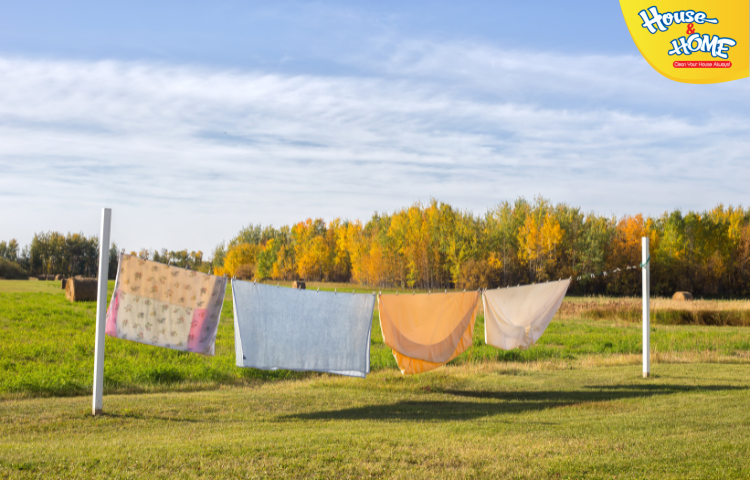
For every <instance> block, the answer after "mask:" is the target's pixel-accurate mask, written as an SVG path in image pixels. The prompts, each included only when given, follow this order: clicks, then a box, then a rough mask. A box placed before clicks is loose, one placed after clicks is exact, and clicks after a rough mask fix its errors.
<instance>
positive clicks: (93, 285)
mask: <svg viewBox="0 0 750 480" xmlns="http://www.w3.org/2000/svg"><path fill="white" fill-rule="evenodd" d="M97 287H98V282H97V281H96V279H95V278H83V277H73V278H69V279H68V282H67V284H66V285H65V297H66V298H67V299H68V300H70V301H71V302H94V301H96V291H97Z"/></svg>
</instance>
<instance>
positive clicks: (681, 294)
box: [672, 292, 693, 301]
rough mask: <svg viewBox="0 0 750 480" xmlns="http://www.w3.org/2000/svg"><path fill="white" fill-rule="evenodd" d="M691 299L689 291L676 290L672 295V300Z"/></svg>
mask: <svg viewBox="0 0 750 480" xmlns="http://www.w3.org/2000/svg"><path fill="white" fill-rule="evenodd" d="M692 299H693V295H692V294H691V293H690V292H676V293H675V294H674V295H672V300H685V301H689V300H692Z"/></svg>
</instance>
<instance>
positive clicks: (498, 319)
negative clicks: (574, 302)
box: [482, 279, 570, 350]
mask: <svg viewBox="0 0 750 480" xmlns="http://www.w3.org/2000/svg"><path fill="white" fill-rule="evenodd" d="M569 286H570V279H568V280H561V281H558V282H547V283H540V284H535V285H524V286H522V287H510V288H502V289H497V290H485V291H484V294H483V296H482V301H483V305H484V338H485V342H486V343H487V345H492V346H493V347H497V348H501V349H503V350H511V349H513V348H516V347H518V348H521V349H525V348H529V347H530V346H531V345H533V344H534V343H535V342H536V341H537V340H539V338H540V337H541V336H542V334H543V333H544V331H545V330H546V329H547V326H548V325H549V324H550V322H551V321H552V317H554V316H555V313H557V310H558V309H559V308H560V305H561V304H562V301H563V298H565V294H566V293H567V291H568V287H569Z"/></svg>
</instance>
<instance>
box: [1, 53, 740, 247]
mask: <svg viewBox="0 0 750 480" xmlns="http://www.w3.org/2000/svg"><path fill="white" fill-rule="evenodd" d="M368 58H370V61H367V59H365V58H350V59H349V60H348V62H349V64H350V65H351V66H352V68H351V73H350V74H349V75H343V74H342V75H289V74H279V73H273V72H268V71H241V70H219V69H210V68H205V67H200V66H175V65H168V64H157V63H142V62H141V63H139V62H114V61H102V62H80V61H61V60H42V59H29V58H8V57H6V58H0V138H2V139H3V141H2V142H0V170H1V171H2V175H0V204H2V209H3V211H4V212H8V213H4V214H3V217H4V218H3V221H2V223H1V224H0V238H10V237H18V238H19V240H21V241H22V242H26V241H28V240H29V239H30V238H31V235H32V234H33V232H35V231H41V230H46V229H57V230H62V231H69V230H70V231H78V230H83V231H85V232H86V233H89V234H93V233H95V232H96V231H97V225H96V222H97V219H98V213H97V209H98V208H100V207H101V206H103V205H107V206H111V207H112V208H113V209H114V215H115V217H114V219H115V220H114V227H113V229H114V231H113V236H114V238H115V239H116V240H117V241H118V242H119V243H120V244H121V245H123V246H125V247H126V248H128V249H136V248H140V247H149V248H156V247H161V246H166V247H168V248H185V247H187V248H191V249H192V248H196V249H197V248H201V249H204V250H207V249H209V248H211V247H212V246H213V245H215V244H216V243H218V242H219V241H221V240H222V239H226V238H229V237H230V236H232V235H233V234H234V233H235V232H236V231H237V230H238V229H239V227H240V226H242V225H245V224H247V223H250V222H253V223H258V222H262V223H264V224H267V223H273V224H276V225H278V224H281V223H288V222H293V221H299V220H303V219H305V218H307V217H309V216H313V217H318V216H321V217H324V218H326V219H332V218H334V217H336V216H342V217H347V218H362V219H366V218H368V217H369V216H370V215H371V214H372V212H373V211H375V210H381V211H382V210H392V209H395V208H398V207H401V206H404V205H408V204H410V203H411V202H413V201H415V200H420V199H421V200H428V199H429V198H430V197H436V198H438V199H442V200H445V201H449V202H451V203H453V204H454V205H456V206H459V207H461V208H468V209H472V210H474V211H475V213H481V212H483V211H484V210H485V209H486V208H487V207H490V206H492V205H494V204H496V203H497V202H499V201H501V200H504V199H513V198H515V197H517V196H519V195H525V196H527V197H529V196H533V195H536V194H542V195H544V196H547V197H550V198H551V199H552V200H554V201H565V202H568V203H571V204H573V205H580V206H582V207H583V208H584V209H587V210H596V211H598V212H600V213H605V214H606V213H610V212H612V213H616V214H622V213H628V212H630V213H635V212H640V211H643V212H646V213H658V212H661V211H664V210H666V209H671V208H673V207H682V208H691V209H704V208H708V207H710V206H712V205H714V204H716V203H718V202H724V203H734V204H737V203H740V202H741V201H742V200H743V198H744V189H745V185H744V183H745V180H746V179H747V178H748V177H749V175H748V173H750V172H748V169H749V167H748V166H747V165H748V162H747V160H748V154H747V152H748V140H747V139H748V138H750V135H748V134H749V133H750V132H749V130H750V123H749V122H748V120H749V119H748V115H747V113H746V112H747V111H748V105H747V103H748V100H747V99H748V98H750V97H748V95H747V93H748V92H747V90H748V89H747V87H746V86H745V84H744V83H742V82H734V83H733V84H727V85H719V86H692V85H679V84H675V83H672V82H669V81H667V80H662V79H660V78H658V77H656V74H655V73H653V72H651V71H650V70H649V67H648V66H647V65H646V64H645V62H643V61H642V60H641V59H638V58H634V57H628V56H621V57H598V56H570V57H561V56H559V55H550V54H544V53H538V52H536V53H535V52H517V51H511V52H509V51H503V50H500V49H497V48H493V47H490V46H487V45H476V44H468V43H456V44H443V45H440V44H430V43H424V42H406V43H402V44H399V45H381V46H379V51H378V52H375V54H373V55H371V56H369V57H368ZM372 59H375V60H374V61H372Z"/></svg>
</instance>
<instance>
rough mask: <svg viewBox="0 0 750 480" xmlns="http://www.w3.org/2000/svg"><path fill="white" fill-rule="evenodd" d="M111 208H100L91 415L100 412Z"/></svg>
mask: <svg viewBox="0 0 750 480" xmlns="http://www.w3.org/2000/svg"><path fill="white" fill-rule="evenodd" d="M111 224H112V209H110V208H102V225H101V230H100V231H99V281H98V289H97V292H96V343H95V346H94V395H93V396H94V398H93V401H92V406H91V413H92V415H101V414H102V392H103V390H104V329H105V327H106V325H105V322H106V321H107V279H108V277H109V233H110V226H111Z"/></svg>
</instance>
